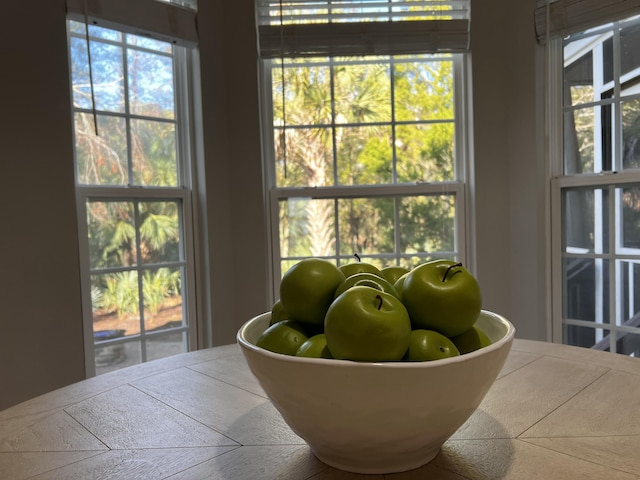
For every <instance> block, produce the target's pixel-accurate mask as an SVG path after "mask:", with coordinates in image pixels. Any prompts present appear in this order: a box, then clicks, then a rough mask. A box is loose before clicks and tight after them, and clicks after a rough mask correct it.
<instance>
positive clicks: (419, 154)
mask: <svg viewBox="0 0 640 480" xmlns="http://www.w3.org/2000/svg"><path fill="white" fill-rule="evenodd" d="M428 3H429V5H426V4H425V5H426V6H425V5H418V4H417V2H413V3H412V2H388V1H386V0H385V1H382V0H379V1H372V2H363V3H358V5H353V4H349V2H328V4H327V5H325V8H321V7H322V6H323V5H324V2H305V1H302V2H278V1H275V0H274V1H272V2H269V1H267V0H258V4H259V6H260V5H262V9H259V14H260V13H262V17H261V18H262V20H261V21H262V25H263V27H262V28H261V29H260V38H261V40H265V39H266V40H267V42H268V43H269V47H270V48H271V49H270V50H269V49H268V48H265V46H264V45H262V46H261V48H262V51H263V53H264V52H265V50H267V54H266V56H267V57H268V58H266V59H265V60H264V62H263V64H262V66H263V85H264V89H263V91H264V92H265V98H266V101H265V109H264V110H265V114H264V124H265V125H266V128H268V132H267V133H266V134H265V139H266V142H265V143H266V147H265V157H266V158H267V159H268V161H267V169H268V174H269V175H268V177H269V178H268V180H269V185H268V187H269V191H270V200H271V202H270V212H271V228H272V238H271V243H272V252H273V257H274V266H273V281H274V285H275V288H277V286H278V285H279V278H280V276H281V274H282V273H283V272H284V271H286V270H287V269H288V268H289V266H291V265H292V264H294V263H296V262H297V261H299V260H300V259H302V258H305V257H310V256H313V257H322V258H326V259H329V260H332V261H335V262H337V263H338V264H343V263H347V262H352V261H354V254H358V256H359V257H360V258H361V259H362V260H363V261H367V262H369V263H373V264H374V265H377V266H379V267H382V266H387V265H402V266H405V267H411V266H415V265H417V264H418V263H422V262H424V261H425V260H427V259H431V258H450V259H457V260H460V261H463V262H464V261H466V260H467V252H466V248H465V228H466V221H467V220H466V217H465V193H466V186H465V179H466V158H467V155H466V145H467V140H466V138H465V132H466V131H467V129H466V125H465V123H464V122H465V121H466V120H467V118H468V117H467V116H466V114H465V98H464V94H463V92H464V91H465V87H464V82H465V61H466V58H465V53H464V52H466V48H467V38H466V35H467V33H468V29H467V28H466V26H467V24H466V21H467V20H466V19H468V3H467V2H448V1H443V2H428ZM329 4H330V5H329ZM269 12H270V14H271V16H269ZM311 17H313V18H314V19H315V21H317V22H318V23H315V24H313V25H309V24H307V23H305V22H308V21H309V22H313V20H308V19H309V18H311ZM390 19H391V20H393V21H389V20H390ZM460 19H462V20H460ZM396 20H398V21H397V22H396ZM416 21H418V22H420V21H421V22H422V24H423V25H422V26H421V28H422V29H423V30H422V32H421V33H420V34H417V35H416V39H417V40H416V42H415V44H411V41H409V40H407V39H411V38H412V37H411V35H410V34H409V32H411V31H413V30H412V27H409V26H408V25H410V24H412V25H413V24H414V23H415V22H416ZM367 22H369V23H368V24H367V25H368V28H369V29H370V30H369V31H372V30H373V29H374V28H375V27H372V26H371V25H374V24H376V23H379V24H381V26H383V27H393V26H394V24H396V25H397V24H401V25H400V27H402V28H404V29H405V31H406V32H407V35H405V36H401V37H398V36H395V37H394V36H393V35H389V37H388V38H387V37H384V35H385V34H386V33H387V32H385V33H383V34H381V37H382V38H384V42H381V43H384V44H385V45H386V47H385V48H388V46H389V45H391V44H393V41H392V40H390V39H392V38H396V39H398V38H402V39H403V41H405V43H406V44H405V45H396V46H395V48H391V49H390V51H389V54H381V53H380V50H376V54H375V55H373V54H371V53H370V52H368V51H367V47H366V46H365V45H363V46H360V47H358V46H356V47H351V45H353V44H352V43H351V42H350V41H344V42H342V43H341V44H336V45H332V44H331V41H332V39H331V38H329V37H330V35H329V34H327V33H324V35H325V36H324V37H323V34H322V33H319V34H318V35H316V33H318V32H320V30H318V31H313V32H312V33H311V34H310V35H309V37H308V38H310V39H312V41H317V44H315V45H311V46H307V48H308V50H309V51H313V52H316V53H314V54H308V53H305V52H299V51H298V52H296V51H293V50H295V47H296V46H297V45H303V47H302V48H305V47H304V45H305V41H306V39H307V37H305V32H306V31H307V30H309V31H312V30H315V29H316V28H319V29H322V28H323V26H327V27H329V28H331V27H336V28H337V29H338V30H336V31H337V32H339V33H338V34H339V35H340V36H342V35H344V36H345V37H341V38H346V37H348V36H349V35H350V32H351V30H350V29H352V28H353V29H355V30H356V31H358V30H357V29H358V28H359V25H362V24H365V23H367ZM429 22H431V23H438V22H441V23H439V25H440V27H441V28H442V30H446V28H444V27H443V25H444V24H447V22H450V24H452V25H458V23H457V22H464V23H463V34H462V37H461V38H462V41H461V42H460V45H457V46H454V47H452V46H447V44H446V40H447V39H446V38H445V39H441V42H440V47H437V46H434V45H427V44H426V43H425V41H424V39H425V35H424V29H427V28H430V27H429ZM274 24H275V25H274ZM294 24H295V26H296V27H298V30H291V31H288V30H287V27H288V26H291V25H294ZM269 25H271V27H269ZM414 26H415V25H414ZM280 27H282V29H283V30H282V31H280V30H279V28H280ZM269 28H271V34H270V35H269V36H267V30H268V29H269ZM327 31H329V30H326V31H325V32H327ZM416 31H417V30H416ZM290 32H292V33H291V35H293V36H295V35H297V34H299V35H300V39H299V41H295V40H294V41H292V42H291V45H293V49H291V48H289V47H288V46H287V45H288V43H287V42H288V40H287V39H288V35H289V33H290ZM356 36H358V34H356ZM381 37H375V35H374V38H372V39H370V42H369V43H376V41H378V40H379V39H380V38H381ZM319 38H322V40H318V39H319ZM351 39H353V38H351V37H350V40H351ZM354 42H357V40H354ZM338 43H339V42H338ZM364 43H367V42H364ZM345 45H348V47H345ZM443 46H444V48H441V47H443ZM345 48H347V49H351V50H350V51H345ZM318 52H327V54H319V53H318ZM334 52H339V53H334Z"/></svg>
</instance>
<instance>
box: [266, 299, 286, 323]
mask: <svg viewBox="0 0 640 480" xmlns="http://www.w3.org/2000/svg"><path fill="white" fill-rule="evenodd" d="M288 319H289V314H288V313H287V312H286V311H285V310H284V307H283V306H282V302H281V301H280V300H279V299H278V300H276V301H275V302H274V303H273V305H272V307H271V318H270V319H269V325H273V324H274V323H278V322H281V321H282V320H288Z"/></svg>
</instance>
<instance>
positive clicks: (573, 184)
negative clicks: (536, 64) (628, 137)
mask: <svg viewBox="0 0 640 480" xmlns="http://www.w3.org/2000/svg"><path fill="white" fill-rule="evenodd" d="M612 23H613V27H612V28H616V27H619V26H620V25H621V24H625V23H627V22H626V21H616V22H612ZM595 30H596V31H597V30H598V29H597V28H596V29H595ZM601 35H602V37H601V39H602V38H605V37H611V36H612V35H613V30H612V29H611V28H610V27H604V29H603V31H602V33H601ZM617 38H618V37H615V36H614V47H613V48H614V49H619V48H620V45H619V42H618V40H617ZM594 43H598V44H600V42H596V41H595V38H594V37H586V38H585V42H584V44H583V45H581V46H580V47H581V48H580V49H579V51H578V50H577V51H576V52H575V53H574V55H572V57H571V58H579V57H580V56H582V54H584V53H586V52H587V51H590V50H591V49H592V48H593V45H594ZM546 48H547V62H548V66H549V80H548V85H547V89H548V90H547V92H548V95H547V109H548V115H547V122H548V127H547V134H548V147H549V165H550V221H551V247H550V248H551V272H552V273H551V327H552V331H551V340H552V341H554V342H557V343H566V342H567V339H566V338H565V335H564V329H565V327H566V326H570V325H573V326H578V327H587V328H593V329H600V328H602V329H605V330H608V331H609V336H608V348H609V351H611V352H616V348H617V345H616V342H617V340H618V338H617V333H618V332H627V333H634V334H639V333H640V328H637V327H629V326H625V325H622V322H623V321H624V320H625V319H623V318H622V307H621V305H622V303H623V292H622V286H621V280H622V279H621V275H622V274H621V271H620V268H618V266H619V263H620V262H621V261H630V262H633V263H640V251H638V250H637V249H629V248H622V245H621V237H622V235H621V233H622V231H621V229H622V226H621V221H620V217H621V209H620V204H621V202H620V198H619V195H618V193H617V190H616V188H618V187H625V186H637V185H640V170H629V169H627V170H623V169H622V168H620V165H619V162H620V161H621V157H622V156H621V155H620V152H621V149H622V144H621V141H622V140H621V139H622V135H621V133H620V132H621V128H622V115H621V112H620V111H619V109H616V110H617V114H616V115H615V116H614V125H613V127H612V128H613V129H612V143H613V153H612V162H613V165H612V167H613V168H612V170H611V171H603V170H602V167H603V165H602V162H601V161H600V160H601V157H600V155H598V154H596V153H594V172H593V173H582V174H566V173H565V171H564V152H563V142H564V133H563V131H564V114H566V112H567V111H571V110H575V109H576V108H577V107H576V108H571V107H568V108H565V107H564V103H563V94H562V91H563V71H564V66H565V65H564V60H565V59H564V52H563V39H562V38H552V39H551V40H549V41H548V44H547V46H546ZM594 52H595V51H594ZM594 56H595V57H596V58H594V64H595V63H596V62H598V57H601V55H600V56H599V55H598V54H597V52H596V53H595V55H594ZM599 60H600V61H601V60H602V58H599ZM613 61H614V66H613V72H614V75H613V76H614V80H613V81H611V82H608V83H606V84H605V83H604V81H603V80H602V78H600V79H598V78H597V77H596V76H595V75H594V90H595V91H594V101H593V103H587V104H581V105H580V106H579V107H580V108H584V107H588V106H590V105H594V106H596V105H601V104H603V103H609V104H612V105H614V108H616V107H617V106H619V105H620V101H621V98H622V97H621V91H620V90H621V89H620V85H621V83H622V82H623V81H624V80H625V79H626V78H629V77H630V76H631V75H633V73H634V72H631V73H628V74H626V75H620V73H619V72H620V71H621V69H620V55H619V53H618V54H615V55H614V60H613ZM596 70H599V71H601V70H602V69H601V68H600V69H598V68H597V67H596V66H594V72H595V71H596ZM636 76H637V74H636ZM612 89H613V91H614V94H613V97H612V100H611V101H610V102H603V101H602V100H598V99H597V98H596V97H599V95H600V93H601V92H603V91H608V90H612ZM624 98H625V99H628V98H629V97H628V96H625V97H624ZM636 98H637V97H636ZM599 120H600V117H599V116H598V117H597V119H596V121H595V122H596V124H595V125H594V152H600V151H601V148H600V147H599V145H601V141H602V138H601V133H602V130H601V128H600V126H599V125H598V124H597V122H599ZM580 187H585V188H602V189H603V190H607V191H608V195H609V210H608V223H607V230H608V235H609V249H608V252H604V251H603V247H602V242H601V241H599V240H598V238H596V239H594V241H595V249H594V252H586V251H581V250H580V249H571V248H567V249H566V251H563V234H564V233H563V232H564V227H565V225H564V223H563V212H562V195H563V192H564V191H565V190H568V189H572V188H580ZM594 202H595V203H596V206H595V211H596V212H597V213H596V214H595V217H596V218H595V219H594V220H595V225H596V228H597V226H598V225H602V216H601V211H602V205H603V203H602V198H601V197H599V196H598V195H596V196H595V198H594ZM598 205H600V207H598ZM595 237H599V235H598V233H597V231H596V232H595ZM569 257H575V258H584V259H594V260H595V264H596V282H595V283H596V291H595V292H594V295H595V297H596V298H595V300H596V318H595V321H593V322H592V321H585V320H578V319H571V318H566V316H565V314H564V308H565V304H566V303H567V294H566V291H565V286H566V285H565V276H564V272H563V263H564V260H565V259H566V258H569ZM606 262H608V267H606V268H607V269H608V271H607V272H605V271H604V270H603V269H604V268H605V267H604V264H605V263H606ZM605 276H608V278H609V285H608V292H606V294H607V295H608V298H609V306H608V309H607V311H606V316H607V317H608V319H609V323H605V322H604V315H603V314H604V311H603V302H602V299H603V298H604V295H605V292H604V288H605V282H604V278H605ZM630 301H632V299H630ZM596 331H597V330H596ZM603 337H604V336H603V335H600V338H599V337H598V336H597V335H596V341H598V340H603ZM604 340H605V341H606V339H604Z"/></svg>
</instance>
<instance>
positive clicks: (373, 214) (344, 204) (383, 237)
mask: <svg viewBox="0 0 640 480" xmlns="http://www.w3.org/2000/svg"><path fill="white" fill-rule="evenodd" d="M338 217H339V224H338V230H339V235H340V254H341V255H343V256H346V257H349V256H351V257H353V254H354V253H357V254H359V255H360V256H362V257H366V256H367V255H374V254H382V253H391V252H393V251H394V247H395V245H394V232H395V229H394V218H395V210H394V199H393V198H353V199H341V200H338ZM351 260H353V258H351ZM369 263H375V262H371V261H369Z"/></svg>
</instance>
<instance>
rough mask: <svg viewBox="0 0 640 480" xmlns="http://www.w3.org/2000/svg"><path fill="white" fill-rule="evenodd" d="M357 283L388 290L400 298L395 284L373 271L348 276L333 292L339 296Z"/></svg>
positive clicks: (382, 290) (335, 296)
mask: <svg viewBox="0 0 640 480" xmlns="http://www.w3.org/2000/svg"><path fill="white" fill-rule="evenodd" d="M357 285H364V286H367V287H372V288H376V289H378V290H380V291H381V292H386V293H389V294H391V295H393V296H394V297H396V298H400V297H399V296H398V291H397V290H396V289H395V287H394V286H393V285H391V284H390V283H389V282H388V281H387V280H385V279H384V278H382V277H379V276H377V275H374V274H373V273H356V274H354V275H351V276H349V277H347V278H346V280H345V281H344V282H342V283H341V284H340V286H339V287H338V288H336V292H335V293H334V294H333V296H334V298H338V297H339V296H340V295H341V294H342V293H344V292H345V291H346V290H347V289H349V288H351V287H355V286H357Z"/></svg>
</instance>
